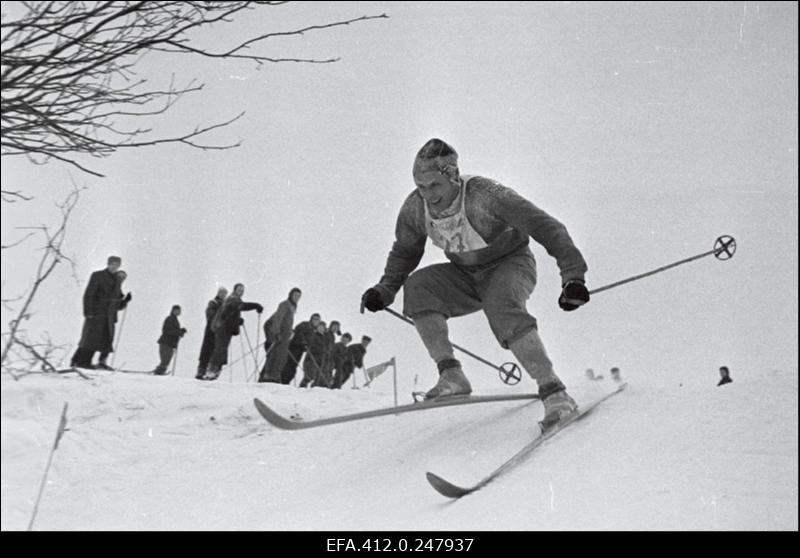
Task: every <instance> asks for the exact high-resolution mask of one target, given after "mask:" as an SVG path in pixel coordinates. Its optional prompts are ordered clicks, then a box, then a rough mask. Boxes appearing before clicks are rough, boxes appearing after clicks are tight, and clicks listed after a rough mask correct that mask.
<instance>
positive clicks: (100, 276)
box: [72, 256, 130, 368]
mask: <svg viewBox="0 0 800 558" xmlns="http://www.w3.org/2000/svg"><path fill="white" fill-rule="evenodd" d="M121 264H122V258H120V257H119V256H109V257H108V260H106V267H105V269H100V270H98V271H95V272H93V273H92V274H91V276H90V277H89V283H88V284H87V285H86V289H85V290H84V292H83V318H84V321H83V329H82V331H81V339H80V341H79V342H78V350H77V351H76V354H75V355H74V356H73V359H72V360H73V364H74V366H77V367H80V368H94V366H92V359H93V358H94V353H96V352H100V353H106V354H108V353H110V352H112V351H113V350H114V349H113V346H112V345H113V342H114V324H115V323H116V321H117V311H118V310H119V308H120V301H121V300H122V299H123V296H122V287H121V282H120V281H119V280H118V279H117V271H118V270H119V266H120V265H121ZM129 300H130V299H129Z"/></svg>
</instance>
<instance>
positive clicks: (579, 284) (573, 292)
mask: <svg viewBox="0 0 800 558" xmlns="http://www.w3.org/2000/svg"><path fill="white" fill-rule="evenodd" d="M587 302H589V290H588V289H587V288H586V285H585V284H584V282H583V281H581V280H580V279H572V280H570V281H567V282H566V283H564V287H563V288H562V289H561V296H559V297H558V305H559V306H560V307H561V309H562V310H565V311H567V312H571V311H572V310H575V309H576V308H578V306H583V305H584V304H586V303H587Z"/></svg>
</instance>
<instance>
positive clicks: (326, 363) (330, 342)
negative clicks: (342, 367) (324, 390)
mask: <svg viewBox="0 0 800 558" xmlns="http://www.w3.org/2000/svg"><path fill="white" fill-rule="evenodd" d="M341 334H342V325H341V324H340V323H339V322H338V321H336V320H333V321H332V322H331V325H329V326H328V330H327V331H326V332H325V351H324V352H323V355H322V362H320V367H321V368H322V377H323V378H324V379H325V381H326V384H327V386H328V387H329V388H332V387H333V370H334V368H336V363H335V362H334V358H333V352H334V347H335V346H336V336H337V335H341Z"/></svg>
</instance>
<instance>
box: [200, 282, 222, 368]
mask: <svg viewBox="0 0 800 558" xmlns="http://www.w3.org/2000/svg"><path fill="white" fill-rule="evenodd" d="M226 296H228V289H226V288H225V287H220V288H219V289H217V296H215V297H214V298H212V299H211V300H209V301H208V305H207V306H206V328H205V330H204V331H203V345H202V346H201V347H200V357H199V358H198V363H197V374H196V375H195V379H197V380H202V379H203V376H205V374H206V370H208V363H209V361H210V360H211V355H213V354H214V332H213V331H211V322H213V321H214V316H216V315H217V310H219V308H220V306H222V303H223V302H224V301H225V297H226Z"/></svg>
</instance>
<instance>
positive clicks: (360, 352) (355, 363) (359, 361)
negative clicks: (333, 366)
mask: <svg viewBox="0 0 800 558" xmlns="http://www.w3.org/2000/svg"><path fill="white" fill-rule="evenodd" d="M371 342H372V338H371V337H369V336H368V335H364V336H363V337H361V343H356V344H355V345H350V346H348V347H347V358H346V359H345V361H344V367H343V370H342V380H341V384H339V385H340V386H341V385H344V383H345V382H346V381H347V379H348V378H349V377H350V374H352V373H353V370H354V369H356V368H364V355H366V354H367V347H369V344H370V343H371Z"/></svg>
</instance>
